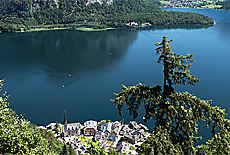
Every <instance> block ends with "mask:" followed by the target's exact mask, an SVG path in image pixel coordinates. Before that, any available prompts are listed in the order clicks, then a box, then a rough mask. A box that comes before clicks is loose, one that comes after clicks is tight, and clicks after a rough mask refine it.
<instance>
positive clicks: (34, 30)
mask: <svg viewBox="0 0 230 155" xmlns="http://www.w3.org/2000/svg"><path fill="white" fill-rule="evenodd" d="M67 29H69V28H54V29H42V28H41V29H39V28H38V29H33V30H27V31H25V32H36V31H52V30H67Z"/></svg>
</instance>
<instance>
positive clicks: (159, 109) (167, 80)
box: [111, 36, 230, 154]
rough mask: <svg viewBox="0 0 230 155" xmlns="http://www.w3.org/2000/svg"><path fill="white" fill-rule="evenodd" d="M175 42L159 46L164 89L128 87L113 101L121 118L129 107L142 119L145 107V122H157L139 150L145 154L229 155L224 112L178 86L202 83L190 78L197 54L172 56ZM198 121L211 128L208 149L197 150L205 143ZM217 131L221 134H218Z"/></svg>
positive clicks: (206, 146) (227, 128) (227, 131)
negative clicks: (201, 140) (200, 143)
mask: <svg viewBox="0 0 230 155" xmlns="http://www.w3.org/2000/svg"><path fill="white" fill-rule="evenodd" d="M172 41H173V40H167V37H165V36H164V37H163V39H162V42H161V43H157V44H155V45H156V46H157V48H156V53H157V54H159V55H160V56H159V58H158V61H157V63H160V64H162V65H163V77H164V79H163V86H160V85H157V86H155V87H150V86H145V85H143V84H141V83H140V84H138V85H137V86H132V87H126V86H124V85H122V91H121V92H120V93H119V94H115V96H116V98H115V99H114V100H111V101H112V102H114V103H115V104H116V107H117V108H118V110H119V114H120V115H122V108H123V107H124V105H126V106H127V107H128V108H127V110H128V111H129V113H130V114H131V115H133V118H134V119H135V118H136V117H137V116H138V109H139V107H140V106H144V110H145V116H144V117H145V120H144V121H147V120H149V119H154V120H155V122H156V124H155V127H154V129H153V133H152V136H150V137H149V138H148V140H146V141H145V142H144V143H143V144H142V145H141V146H140V148H139V149H138V150H137V151H138V152H139V153H141V154H158V153H162V154H171V153H173V154H178V153H185V154H195V153H198V154H199V153H200V152H202V151H205V152H209V153H210V152H211V153H212V154H228V153H229V152H230V145H229V142H230V137H229V136H230V134H229V130H230V128H229V125H230V124H229V123H230V121H229V120H228V119H226V118H225V116H226V115H227V114H226V113H225V110H224V109H221V108H220V107H217V106H215V107H212V106H211V102H212V101H211V100H209V101H208V100H201V99H199V98H197V97H196V96H194V95H193V94H190V93H188V92H183V93H179V92H176V91H175V89H174V86H175V85H179V84H183V85H185V84H188V85H195V84H196V83H197V82H198V81H199V79H196V78H195V76H194V75H191V74H190V70H189V69H190V67H191V64H190V63H191V62H193V61H195V60H193V59H192V56H193V54H187V55H186V56H182V55H178V54H175V53H173V52H172V50H171V49H172V47H170V46H169V43H171V42H172ZM198 121H204V122H205V123H206V125H205V126H206V127H209V126H210V127H211V133H212V137H213V138H212V139H211V140H209V141H208V142H207V143H206V145H201V146H199V147H198V148H197V149H196V148H195V147H194V144H195V143H196V142H197V141H198V140H199V139H201V137H197V136H196V134H197V132H198V124H197V123H198ZM217 129H218V130H219V132H216V131H217Z"/></svg>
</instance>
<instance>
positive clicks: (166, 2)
mask: <svg viewBox="0 0 230 155" xmlns="http://www.w3.org/2000/svg"><path fill="white" fill-rule="evenodd" d="M159 2H160V3H162V4H170V3H171V2H169V1H159Z"/></svg>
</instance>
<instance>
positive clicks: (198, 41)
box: [0, 9, 230, 139]
mask: <svg viewBox="0 0 230 155" xmlns="http://www.w3.org/2000/svg"><path fill="white" fill-rule="evenodd" d="M167 10H174V11H190V12H198V13H202V14H205V15H208V16H210V17H212V18H213V19H214V20H215V22H216V25H215V26H212V27H208V28H195V29H193V28H194V27H191V26H188V27H186V28H169V27H159V26H158V27H155V28H151V29H141V30H112V31H103V32H81V31H74V30H68V31H66V30H65V31H44V32H33V33H20V34H1V35H0V47H1V48H0V54H1V57H0V73H1V74H0V78H6V79H7V80H6V82H5V84H4V90H6V91H8V92H9V94H10V100H9V101H10V103H11V105H10V106H11V107H12V108H13V109H14V110H16V112H17V113H18V114H20V113H25V117H26V118H27V119H29V120H31V121H32V122H33V123H35V124H38V125H46V124H48V123H49V122H60V123H62V122H63V115H64V113H63V112H64V109H67V118H68V122H81V123H83V122H84V121H86V120H89V119H94V120H97V121H99V120H101V119H111V120H121V119H122V118H123V117H120V116H119V115H118V111H117V109H116V108H115V106H114V105H113V103H111V102H110V99H111V98H114V96H113V93H118V92H120V90H121V84H125V85H136V84H138V83H139V82H142V83H145V84H146V85H152V86H154V85H156V84H162V66H161V65H159V64H157V63H156V59H157V56H156V55H155V45H154V44H155V43H157V42H160V41H161V39H162V36H164V35H166V36H167V37H168V38H169V39H174V42H173V43H172V44H171V46H173V51H174V52H176V53H179V54H184V55H185V54H187V53H193V54H194V55H195V56H194V59H196V60H197V61H196V62H194V63H193V64H192V68H191V72H192V74H194V75H196V77H197V78H200V79H201V81H200V82H199V83H198V84H197V85H196V86H195V87H194V86H179V87H177V90H178V91H188V92H190V93H193V94H194V95H196V96H198V97H200V98H202V99H208V100H209V99H212V100H213V105H218V106H221V107H222V108H225V109H226V111H227V113H230V104H229V98H228V97H229V95H230V89H229V88H230V83H229V77H230V69H229V68H230V12H227V11H220V10H219V11H218V10H198V9H167ZM63 86H64V87H63ZM141 113H142V112H140V114H141ZM124 118H125V122H128V121H129V120H131V119H132V117H130V116H129V115H128V112H126V111H124ZM229 118H230V117H229ZM137 120H138V121H139V122H142V121H141V117H139V118H138V119H137ZM152 123H153V122H149V123H148V125H149V126H150V127H151V126H152ZM205 132H206V130H203V129H202V130H201V131H200V134H203V133H205ZM206 135H207V134H206ZM207 137H209V135H207V136H206V138H204V139H207Z"/></svg>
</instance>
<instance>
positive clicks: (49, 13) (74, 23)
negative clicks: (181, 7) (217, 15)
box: [0, 0, 214, 32]
mask: <svg viewBox="0 0 230 155" xmlns="http://www.w3.org/2000/svg"><path fill="white" fill-rule="evenodd" d="M0 3H1V7H0V17H1V18H0V22H2V23H3V24H0V25H2V26H0V31H2V32H14V31H21V30H23V31H26V30H28V29H33V28H37V27H45V28H54V27H65V26H67V27H72V28H75V27H79V26H84V27H92V28H96V29H98V28H109V27H113V28H122V27H130V26H131V25H130V23H131V22H136V23H138V24H139V25H140V24H142V23H149V24H151V25H179V24H204V25H210V24H213V23H214V21H213V19H212V18H209V17H207V16H205V15H201V14H197V13H189V12H172V11H171V12H167V11H162V10H161V9H160V8H159V6H158V5H157V4H158V3H157V1H155V0H151V2H150V1H147V0H132V1H130V0H123V1H120V0H113V3H112V5H106V4H100V3H98V2H96V3H91V4H88V5H86V4H87V1H85V0H81V1H80V0H79V1H74V0H68V1H67V0H59V1H57V2H56V1H54V0H2V1H1V2H0Z"/></svg>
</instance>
